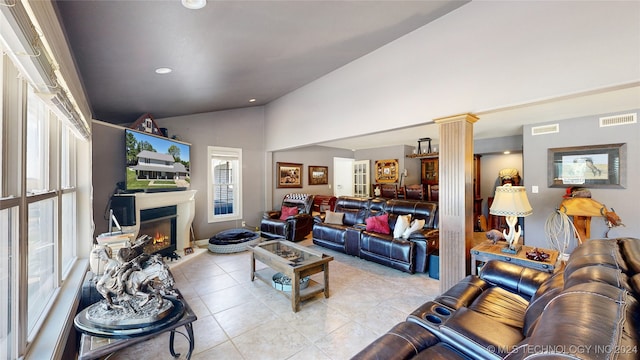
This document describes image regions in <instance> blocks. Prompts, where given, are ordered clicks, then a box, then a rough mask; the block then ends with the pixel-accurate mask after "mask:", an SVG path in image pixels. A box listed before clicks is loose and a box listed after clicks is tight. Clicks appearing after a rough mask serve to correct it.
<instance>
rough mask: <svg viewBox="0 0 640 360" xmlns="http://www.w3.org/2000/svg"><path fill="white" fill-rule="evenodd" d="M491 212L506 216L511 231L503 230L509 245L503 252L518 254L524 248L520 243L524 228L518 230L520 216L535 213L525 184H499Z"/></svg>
mask: <svg viewBox="0 0 640 360" xmlns="http://www.w3.org/2000/svg"><path fill="white" fill-rule="evenodd" d="M489 213H490V214H491V215H499V216H505V217H506V220H507V225H508V226H509V232H508V233H507V232H506V230H502V234H503V235H504V238H505V239H506V240H507V243H508V244H509V245H508V246H506V247H504V248H503V249H502V252H505V253H510V254H517V253H518V251H519V250H520V249H521V248H522V246H521V245H519V244H518V239H519V238H520V232H521V230H522V229H520V228H519V229H518V230H516V223H517V222H518V217H521V216H529V215H531V214H532V213H533V209H532V208H531V205H530V204H529V199H527V192H526V191H525V188H524V186H511V184H506V185H503V186H498V187H497V188H496V194H495V197H494V198H493V203H492V204H491V208H490V209H489Z"/></svg>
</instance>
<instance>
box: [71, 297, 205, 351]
mask: <svg viewBox="0 0 640 360" xmlns="http://www.w3.org/2000/svg"><path fill="white" fill-rule="evenodd" d="M180 301H181V302H182V304H183V305H184V314H183V315H182V317H181V318H180V319H179V320H178V321H176V322H174V323H172V324H171V325H169V326H167V327H164V328H162V329H159V330H158V331H155V332H152V333H149V334H146V335H142V336H133V337H128V338H109V337H102V336H96V335H90V334H86V333H83V334H82V336H81V337H80V352H79V354H78V360H92V359H100V358H102V357H105V356H107V355H109V354H113V353H115V352H117V351H118V350H122V349H124V348H126V347H129V346H132V345H135V344H139V343H141V342H143V341H145V340H148V339H150V338H153V337H155V336H158V335H160V334H162V333H165V332H167V331H170V332H171V334H170V335H169V352H170V353H171V356H173V357H174V358H177V357H178V356H180V354H176V352H175V350H174V346H173V344H174V340H175V335H176V332H177V333H179V334H181V335H183V336H184V337H185V338H186V339H187V341H188V342H189V351H188V352H187V354H186V358H187V359H191V353H192V352H193V348H194V346H195V338H194V335H193V322H194V321H196V320H197V319H198V318H197V317H196V314H195V313H194V312H193V310H191V307H190V306H189V304H187V302H186V301H185V300H184V298H182V296H181V297H180ZM181 326H184V328H185V330H186V332H187V334H186V335H185V334H183V333H181V332H180V331H178V330H176V329H178V328H179V327H181Z"/></svg>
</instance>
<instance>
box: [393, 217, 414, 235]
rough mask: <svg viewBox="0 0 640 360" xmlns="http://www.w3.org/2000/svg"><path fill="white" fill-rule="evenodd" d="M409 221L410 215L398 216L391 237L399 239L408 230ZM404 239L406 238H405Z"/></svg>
mask: <svg viewBox="0 0 640 360" xmlns="http://www.w3.org/2000/svg"><path fill="white" fill-rule="evenodd" d="M410 221H411V215H399V216H398V219H397V220H396V226H394V228H393V237H394V238H395V239H399V238H401V237H402V234H404V232H405V231H406V230H407V229H408V228H409V226H410V225H409V222H410ZM405 239H406V238H405Z"/></svg>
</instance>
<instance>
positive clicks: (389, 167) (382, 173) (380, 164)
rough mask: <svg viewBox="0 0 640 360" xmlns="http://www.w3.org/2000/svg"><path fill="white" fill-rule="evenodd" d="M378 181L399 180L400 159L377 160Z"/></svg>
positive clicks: (391, 181)
mask: <svg viewBox="0 0 640 360" xmlns="http://www.w3.org/2000/svg"><path fill="white" fill-rule="evenodd" d="M375 172H376V182H379V183H394V182H398V176H399V172H398V159H390V160H376V167H375Z"/></svg>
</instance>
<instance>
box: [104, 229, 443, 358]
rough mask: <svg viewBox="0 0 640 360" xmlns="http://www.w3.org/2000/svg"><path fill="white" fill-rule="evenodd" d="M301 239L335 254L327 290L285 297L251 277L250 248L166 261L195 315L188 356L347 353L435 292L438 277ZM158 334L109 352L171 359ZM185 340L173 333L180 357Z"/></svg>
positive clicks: (118, 355)
mask: <svg viewBox="0 0 640 360" xmlns="http://www.w3.org/2000/svg"><path fill="white" fill-rule="evenodd" d="M300 244H302V245H305V246H309V247H313V248H316V249H318V250H320V251H322V252H324V253H327V254H329V255H332V256H334V261H332V262H331V263H330V265H329V267H330V272H329V273H330V297H329V298H328V299H325V298H324V296H323V295H317V296H316V297H314V298H313V299H310V300H307V301H305V302H303V303H302V305H301V309H300V311H299V312H297V313H294V312H293V311H292V310H291V302H290V300H289V299H288V298H287V297H285V296H284V295H282V294H280V293H278V291H277V290H275V289H273V288H272V287H271V286H270V285H268V284H266V283H264V282H263V281H261V280H258V279H256V281H254V282H252V281H251V280H250V274H249V272H250V270H249V268H250V264H249V262H250V255H249V252H246V251H245V252H242V253H236V254H212V253H210V252H208V251H205V252H202V253H199V254H197V255H190V256H193V257H192V258H191V259H185V260H188V261H183V262H181V263H180V264H178V265H176V266H173V267H172V272H173V274H174V276H175V278H176V284H177V285H176V286H177V287H178V288H179V289H180V291H181V292H182V294H183V295H184V297H185V299H187V301H188V302H189V304H190V306H191V307H192V308H193V310H194V312H195V313H196V314H197V316H198V320H197V321H196V322H195V323H194V332H195V338H196V340H195V350H194V353H193V355H192V359H195V360H198V359H225V360H234V359H247V360H248V359H252V360H253V359H261V360H262V359H265V360H268V359H274V360H277V359H305V360H310V359H332V360H342V359H349V358H350V357H352V356H353V355H355V354H356V353H357V352H358V351H360V350H362V349H363V348H364V347H365V346H367V345H368V344H369V343H370V342H371V341H373V340H375V339H376V338H377V337H379V336H380V335H382V334H384V333H385V332H387V331H388V330H389V329H390V328H391V327H392V326H393V325H395V324H396V323H398V322H400V321H403V320H404V319H405V318H406V317H407V315H408V314H409V313H410V312H411V311H413V310H414V309H416V308H417V307H418V306H420V305H421V304H423V303H424V302H426V301H429V300H432V299H433V298H434V297H435V296H436V295H437V294H438V293H439V282H438V280H435V279H432V278H430V277H429V276H428V275H427V274H413V275H410V274H406V273H403V272H400V271H398V270H393V269H391V268H388V267H385V266H382V265H378V264H375V263H372V262H369V261H366V260H361V259H358V258H356V257H353V256H349V255H345V254H341V253H337V252H334V251H331V250H329V249H325V248H322V247H319V246H316V245H313V243H312V242H311V240H308V239H307V240H304V241H302V242H300ZM168 343H169V335H168V334H163V335H160V336H158V337H156V338H154V339H151V340H149V341H147V342H144V343H141V344H139V345H137V346H133V347H130V348H127V349H125V350H122V351H120V352H118V353H116V354H113V355H112V356H111V357H110V358H109V359H111V360H115V359H135V360H147V359H148V360H160V359H173V357H172V356H171V355H170V353H169V345H168ZM186 349H187V342H186V340H185V339H184V338H182V337H181V336H180V335H177V336H176V351H177V352H181V353H182V355H181V356H180V358H182V359H184V358H185V356H184V353H185V352H186Z"/></svg>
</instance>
